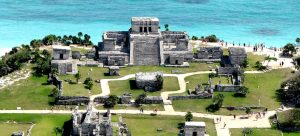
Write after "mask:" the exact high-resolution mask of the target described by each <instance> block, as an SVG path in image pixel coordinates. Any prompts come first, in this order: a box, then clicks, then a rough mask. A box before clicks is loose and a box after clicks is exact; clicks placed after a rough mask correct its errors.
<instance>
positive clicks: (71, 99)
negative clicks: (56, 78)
mask: <svg viewBox="0 0 300 136" xmlns="http://www.w3.org/2000/svg"><path fill="white" fill-rule="evenodd" d="M89 101H90V99H89V97H85V96H59V97H56V98H55V104H56V105H80V104H84V105H87V104H88V103H89Z"/></svg>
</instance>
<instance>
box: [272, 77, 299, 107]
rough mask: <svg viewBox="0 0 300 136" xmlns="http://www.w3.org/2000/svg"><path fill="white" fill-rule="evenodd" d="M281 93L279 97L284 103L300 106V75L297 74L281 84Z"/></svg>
mask: <svg viewBox="0 0 300 136" xmlns="http://www.w3.org/2000/svg"><path fill="white" fill-rule="evenodd" d="M281 90H283V91H281V93H278V94H277V95H279V96H278V97H279V98H281V101H282V102H287V103H290V104H295V105H296V106H299V105H300V73H299V72H297V73H295V74H293V75H292V76H291V77H289V78H288V79H287V80H285V81H284V82H282V84H281Z"/></svg>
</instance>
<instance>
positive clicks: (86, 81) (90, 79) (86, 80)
mask: <svg viewBox="0 0 300 136" xmlns="http://www.w3.org/2000/svg"><path fill="white" fill-rule="evenodd" d="M89 81H93V79H92V78H90V77H87V78H86V79H85V80H84V84H87V83H88V82H89Z"/></svg>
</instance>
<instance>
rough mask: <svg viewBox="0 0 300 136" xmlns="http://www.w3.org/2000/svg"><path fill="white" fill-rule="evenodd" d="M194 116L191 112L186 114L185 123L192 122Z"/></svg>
mask: <svg viewBox="0 0 300 136" xmlns="http://www.w3.org/2000/svg"><path fill="white" fill-rule="evenodd" d="M192 119H193V114H192V113H191V112H190V111H189V112H187V113H186V114H185V121H192Z"/></svg>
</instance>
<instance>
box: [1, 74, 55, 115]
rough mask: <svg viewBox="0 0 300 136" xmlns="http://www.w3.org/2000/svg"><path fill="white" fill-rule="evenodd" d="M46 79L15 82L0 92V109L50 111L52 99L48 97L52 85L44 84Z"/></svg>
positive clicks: (38, 78)
mask: <svg viewBox="0 0 300 136" xmlns="http://www.w3.org/2000/svg"><path fill="white" fill-rule="evenodd" d="M46 81H47V77H46V76H41V77H34V76H31V77H29V78H28V79H25V80H20V81H18V82H15V83H14V84H13V85H11V86H8V87H6V88H4V89H1V90H0V100H1V103H0V109H11V110H15V109H16V108H17V107H21V108H22V109H25V110H26V109H27V110H28V109H50V104H49V103H51V102H53V101H54V98H53V97H51V96H50V94H52V90H53V88H54V86H53V85H48V84H46Z"/></svg>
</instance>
